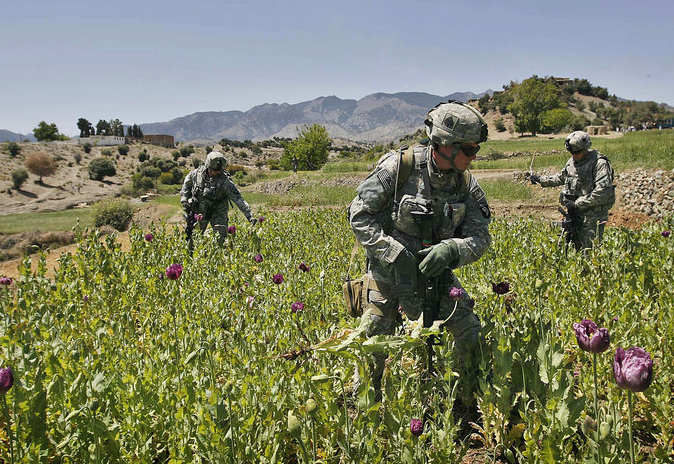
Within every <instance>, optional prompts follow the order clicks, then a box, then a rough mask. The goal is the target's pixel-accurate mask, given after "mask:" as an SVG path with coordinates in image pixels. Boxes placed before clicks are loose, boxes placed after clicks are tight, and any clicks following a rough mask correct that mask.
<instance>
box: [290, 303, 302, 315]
mask: <svg viewBox="0 0 674 464" xmlns="http://www.w3.org/2000/svg"><path fill="white" fill-rule="evenodd" d="M290 310H291V311H292V312H294V313H298V312H300V311H304V303H302V302H300V301H296V302H294V303H293V304H291V305H290Z"/></svg>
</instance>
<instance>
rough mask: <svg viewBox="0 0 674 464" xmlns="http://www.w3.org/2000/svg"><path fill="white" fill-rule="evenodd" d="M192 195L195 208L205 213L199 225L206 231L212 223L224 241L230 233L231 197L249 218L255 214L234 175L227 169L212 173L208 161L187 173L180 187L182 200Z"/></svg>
mask: <svg viewBox="0 0 674 464" xmlns="http://www.w3.org/2000/svg"><path fill="white" fill-rule="evenodd" d="M209 154H210V153H209ZM190 199H192V204H193V209H194V211H195V212H196V213H199V214H203V216H204V218H203V219H202V220H201V221H199V228H200V229H201V230H202V231H203V230H205V229H206V227H207V226H208V224H209V223H210V224H211V226H212V227H213V230H215V231H216V232H217V233H218V234H219V235H218V236H219V240H220V241H221V242H222V241H223V240H224V239H225V238H226V237H227V226H228V223H229V218H228V212H229V200H231V201H232V202H234V204H235V205H236V206H237V207H238V208H239V209H240V210H241V212H242V213H243V214H244V215H245V216H246V219H249V220H250V218H251V216H252V212H251V209H250V205H249V204H248V202H246V200H244V199H243V197H242V196H241V192H239V189H238V188H237V187H236V185H234V182H232V179H231V178H230V177H229V176H228V175H227V174H226V173H225V172H224V171H223V172H222V173H221V174H218V175H216V176H213V177H212V176H211V175H210V174H209V172H208V167H207V165H206V164H204V165H203V166H200V167H199V168H197V169H195V170H193V171H191V172H190V173H189V174H187V176H186V177H185V182H183V187H182V189H181V190H180V202H181V203H182V204H183V205H185V204H186V203H187V202H188V201H189V200H190Z"/></svg>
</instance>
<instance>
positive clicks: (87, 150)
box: [82, 142, 91, 153]
mask: <svg viewBox="0 0 674 464" xmlns="http://www.w3.org/2000/svg"><path fill="white" fill-rule="evenodd" d="M82 150H84V153H91V144H90V143H89V142H87V143H85V144H84V145H82Z"/></svg>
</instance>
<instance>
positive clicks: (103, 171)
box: [89, 158, 117, 180]
mask: <svg viewBox="0 0 674 464" xmlns="http://www.w3.org/2000/svg"><path fill="white" fill-rule="evenodd" d="M115 174H117V170H116V169H115V163H113V162H112V160H109V159H107V158H95V159H93V160H91V163H89V179H93V180H103V178H104V177H105V176H114V175H115Z"/></svg>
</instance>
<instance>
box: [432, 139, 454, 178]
mask: <svg viewBox="0 0 674 464" xmlns="http://www.w3.org/2000/svg"><path fill="white" fill-rule="evenodd" d="M437 147H438V144H437V143H435V142H434V143H433V151H434V152H435V153H437V154H438V156H439V157H440V158H442V159H443V160H445V161H447V162H448V163H449V164H450V165H451V166H452V169H454V170H455V171H458V169H457V168H456V163H454V160H455V159H456V155H457V154H458V153H459V150H457V149H456V145H452V146H451V147H452V155H451V156H445V155H443V154H442V153H440V150H438V149H437Z"/></svg>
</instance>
